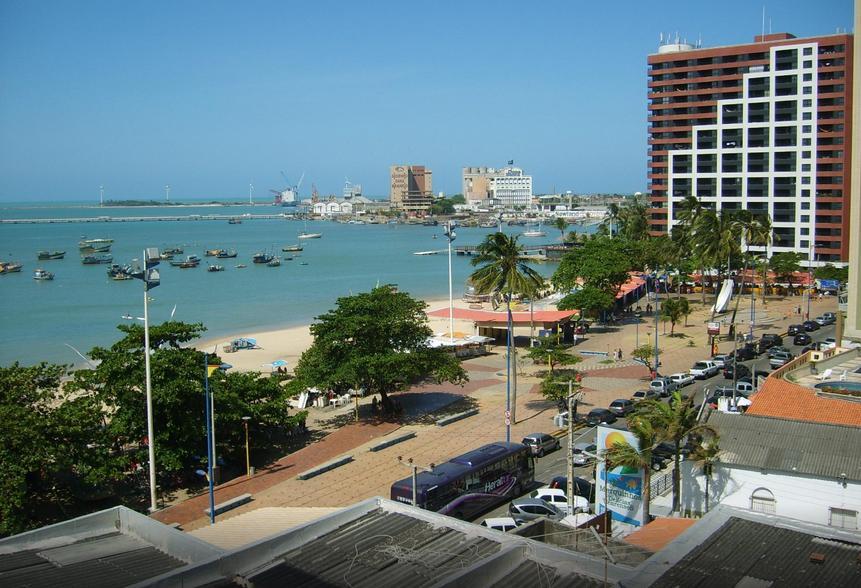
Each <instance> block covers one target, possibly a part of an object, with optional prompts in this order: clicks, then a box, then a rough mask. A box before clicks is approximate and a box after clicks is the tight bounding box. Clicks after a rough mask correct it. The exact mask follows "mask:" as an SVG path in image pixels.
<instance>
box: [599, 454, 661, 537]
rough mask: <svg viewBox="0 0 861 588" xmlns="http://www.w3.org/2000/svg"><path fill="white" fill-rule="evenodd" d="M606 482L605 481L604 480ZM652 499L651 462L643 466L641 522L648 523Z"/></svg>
mask: <svg viewBox="0 0 861 588" xmlns="http://www.w3.org/2000/svg"><path fill="white" fill-rule="evenodd" d="M605 483H606V481H605ZM651 501H652V467H651V464H650V465H647V466H646V467H645V468H643V524H644V525H647V524H649V521H651V520H652V518H651V504H650V503H651Z"/></svg>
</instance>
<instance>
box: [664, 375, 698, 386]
mask: <svg viewBox="0 0 861 588" xmlns="http://www.w3.org/2000/svg"><path fill="white" fill-rule="evenodd" d="M670 381H672V382H675V383H676V385H677V386H679V388H681V387H682V386H688V385H690V384H693V383H694V377H693V376H692V375H690V374H688V373H685V372H679V373H677V374H670Z"/></svg>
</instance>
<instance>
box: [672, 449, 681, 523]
mask: <svg viewBox="0 0 861 588" xmlns="http://www.w3.org/2000/svg"><path fill="white" fill-rule="evenodd" d="M680 453H681V448H680V447H679V442H678V441H676V442H675V443H674V444H673V510H672V512H679V509H680V506H681V482H682V476H681V472H680V471H679V461H681V460H680V458H679V455H680Z"/></svg>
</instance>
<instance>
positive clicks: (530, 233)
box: [521, 231, 547, 237]
mask: <svg viewBox="0 0 861 588" xmlns="http://www.w3.org/2000/svg"><path fill="white" fill-rule="evenodd" d="M521 234H522V235H523V236H524V237H546V236H547V233H545V232H544V231H523V233H521Z"/></svg>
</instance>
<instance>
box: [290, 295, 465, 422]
mask: <svg viewBox="0 0 861 588" xmlns="http://www.w3.org/2000/svg"><path fill="white" fill-rule="evenodd" d="M426 307H427V305H426V304H425V303H424V302H422V301H420V300H415V299H414V298H412V297H410V296H409V295H408V294H406V293H404V292H398V291H397V290H396V289H395V288H394V287H393V286H390V285H387V286H380V287H377V288H374V289H373V290H371V291H370V292H365V293H361V294H357V295H354V296H347V297H343V298H339V299H338V300H337V302H336V307H335V308H334V309H333V310H331V311H329V312H327V313H325V314H323V315H321V316H318V317H317V318H316V322H315V323H314V324H313V325H311V334H312V335H313V336H314V343H313V344H312V345H311V347H310V348H309V349H308V350H307V351H305V352H304V353H303V354H302V357H301V358H300V359H299V362H298V363H297V365H296V368H295V370H294V374H295V379H294V381H293V382H291V383H290V385H289V387H290V389H291V391H292V392H298V391H299V390H302V389H304V388H307V387H317V388H321V389H324V390H334V391H336V392H339V393H340V392H346V391H347V390H349V389H350V388H353V389H358V388H364V390H365V392H366V393H368V394H381V396H382V400H383V403H384V405H388V394H390V393H391V392H396V391H399V390H404V389H406V388H408V387H409V386H410V385H412V384H413V383H415V382H416V381H418V380H421V379H423V378H428V377H431V378H434V379H435V380H436V381H439V382H442V381H448V382H454V383H458V384H459V383H462V382H465V381H466V380H467V379H468V378H467V375H466V372H465V371H464V369H463V368H462V367H461V365H460V362H458V360H457V359H456V358H455V357H453V356H452V354H451V353H449V352H448V351H446V350H445V349H442V348H431V347H428V345H427V340H428V338H430V337H431V336H432V335H433V333H432V332H431V330H430V328H429V327H428V326H427V324H426V316H425V309H426Z"/></svg>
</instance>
